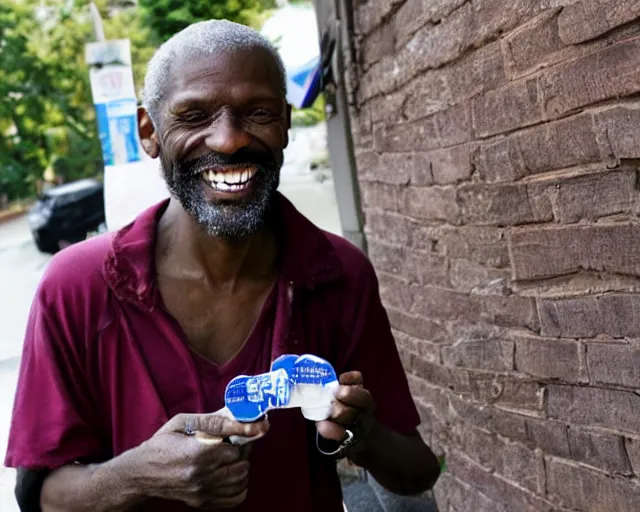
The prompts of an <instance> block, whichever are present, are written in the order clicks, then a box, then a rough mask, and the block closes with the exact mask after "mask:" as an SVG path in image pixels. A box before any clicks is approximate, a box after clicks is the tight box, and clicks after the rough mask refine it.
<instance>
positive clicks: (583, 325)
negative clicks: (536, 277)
mask: <svg viewBox="0 0 640 512" xmlns="http://www.w3.org/2000/svg"><path fill="white" fill-rule="evenodd" d="M639 309H640V297H639V296H637V295H628V294H606V295H598V296H591V297H579V298H575V299H561V300H552V299H541V300H539V302H538V311H539V314H540V327H541V330H542V331H541V332H542V334H543V335H545V336H557V337H569V338H593V337H595V336H598V335H599V334H606V335H608V336H611V337H614V338H622V337H625V336H630V337H633V336H640V318H638V317H636V311H638V310H639Z"/></svg>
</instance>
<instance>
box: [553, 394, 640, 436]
mask: <svg viewBox="0 0 640 512" xmlns="http://www.w3.org/2000/svg"><path fill="white" fill-rule="evenodd" d="M547 391H548V395H549V396H548V398H547V400H548V413H549V417H551V418H556V419H559V420H561V421H567V422H569V423H575V424H578V425H589V426H595V427H605V428H611V429H616V430H620V431H627V432H636V433H640V416H638V407H639V406H640V396H638V395H636V394H635V393H633V392H631V391H620V390H614V389H603V388H585V387H572V386H558V385H549V386H548V388H547Z"/></svg>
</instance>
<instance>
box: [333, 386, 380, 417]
mask: <svg viewBox="0 0 640 512" xmlns="http://www.w3.org/2000/svg"><path fill="white" fill-rule="evenodd" d="M335 398H336V400H337V401H339V402H342V403H343V404H345V405H348V406H351V407H355V408H357V409H360V410H362V411H368V410H371V409H372V408H373V404H374V402H373V397H372V396H371V393H369V391H367V390H366V389H364V388H363V387H360V386H345V385H343V386H340V387H339V388H338V390H337V391H336V394H335Z"/></svg>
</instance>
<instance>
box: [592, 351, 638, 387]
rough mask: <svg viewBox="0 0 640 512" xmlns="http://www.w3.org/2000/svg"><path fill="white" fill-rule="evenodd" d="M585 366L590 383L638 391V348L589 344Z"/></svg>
mask: <svg viewBox="0 0 640 512" xmlns="http://www.w3.org/2000/svg"><path fill="white" fill-rule="evenodd" d="M587 364H588V365H589V377H590V378H591V381H592V382H597V383H599V384H615V385H618V386H624V387H628V388H636V389H640V348H639V347H637V346H635V345H619V344H613V343H592V344H589V345H587Z"/></svg>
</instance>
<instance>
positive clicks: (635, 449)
mask: <svg viewBox="0 0 640 512" xmlns="http://www.w3.org/2000/svg"><path fill="white" fill-rule="evenodd" d="M624 447H625V450H626V452H627V456H628V457H629V462H630V463H631V467H632V468H633V472H634V473H635V475H636V478H638V476H640V439H631V438H626V439H625V440H624Z"/></svg>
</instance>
